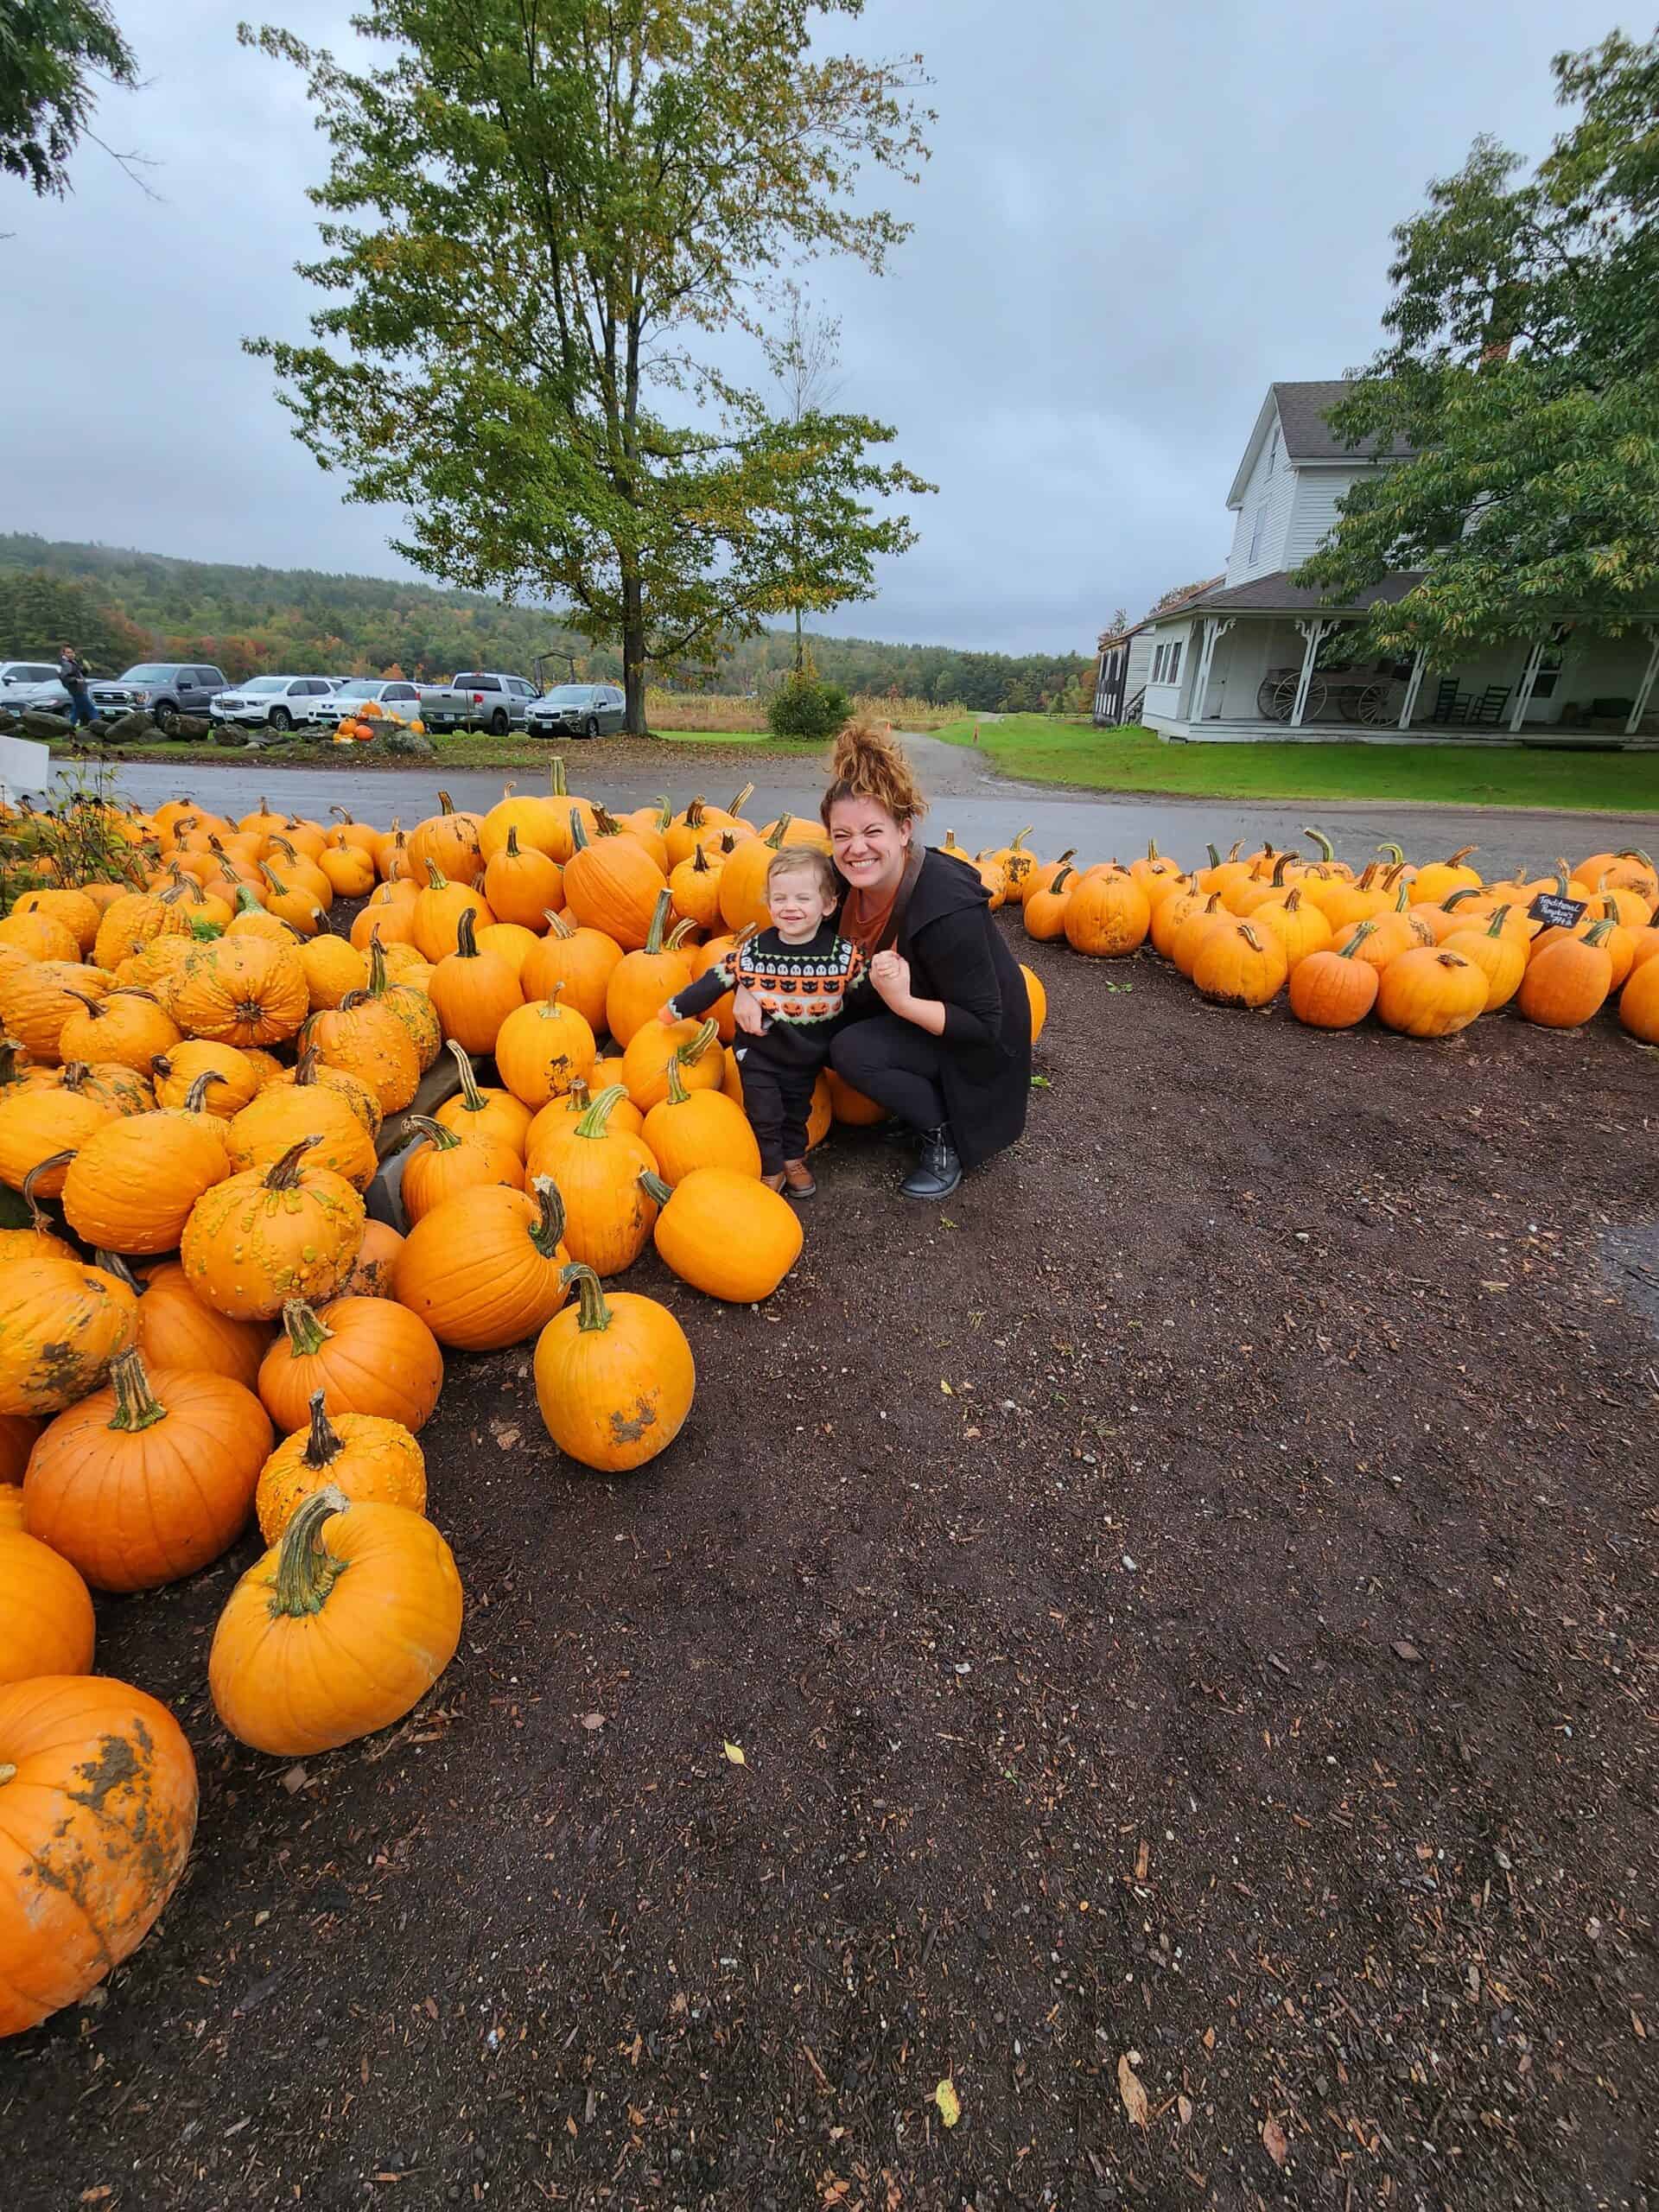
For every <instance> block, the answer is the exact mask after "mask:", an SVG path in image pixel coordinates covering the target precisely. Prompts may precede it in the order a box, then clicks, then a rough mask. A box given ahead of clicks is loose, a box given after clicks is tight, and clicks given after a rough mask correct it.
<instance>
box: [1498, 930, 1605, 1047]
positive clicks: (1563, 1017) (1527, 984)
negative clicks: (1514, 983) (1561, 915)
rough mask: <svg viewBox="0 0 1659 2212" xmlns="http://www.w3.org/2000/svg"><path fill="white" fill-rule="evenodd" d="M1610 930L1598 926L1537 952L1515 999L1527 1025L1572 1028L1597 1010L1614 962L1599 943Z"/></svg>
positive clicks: (1562, 938)
mask: <svg viewBox="0 0 1659 2212" xmlns="http://www.w3.org/2000/svg"><path fill="white" fill-rule="evenodd" d="M1612 926H1613V925H1612V924H1611V922H1597V923H1595V924H1594V925H1593V926H1592V928H1591V930H1590V932H1589V934H1588V936H1586V937H1581V938H1580V937H1573V936H1565V935H1564V936H1561V937H1560V938H1556V940H1555V942H1554V944H1545V945H1541V946H1540V947H1539V949H1538V950H1537V951H1535V953H1534V954H1533V956H1532V958H1531V959H1530V960H1529V962H1528V963H1527V972H1526V974H1525V975H1524V976H1522V978H1521V985H1520V988H1519V989H1518V990H1517V991H1516V995H1515V1002H1516V1006H1517V1007H1519V1008H1520V1010H1521V1012H1522V1014H1523V1015H1524V1016H1525V1017H1526V1019H1527V1020H1529V1021H1535V1022H1537V1023H1538V1024H1539V1025H1540V1026H1541V1027H1543V1028H1546V1029H1576V1028H1577V1027H1579V1025H1580V1022H1585V1021H1588V1020H1589V1019H1590V1018H1591V1016H1592V1014H1597V1013H1599V1011H1600V1009H1601V1007H1602V1006H1603V1005H1604V1004H1605V1001H1606V997H1607V994H1608V992H1609V991H1610V990H1611V988H1612V982H1613V963H1612V960H1611V957H1610V955H1609V954H1608V952H1607V950H1606V948H1605V944H1603V942H1602V940H1603V939H1604V938H1606V937H1607V936H1608V935H1610V934H1611V930H1612Z"/></svg>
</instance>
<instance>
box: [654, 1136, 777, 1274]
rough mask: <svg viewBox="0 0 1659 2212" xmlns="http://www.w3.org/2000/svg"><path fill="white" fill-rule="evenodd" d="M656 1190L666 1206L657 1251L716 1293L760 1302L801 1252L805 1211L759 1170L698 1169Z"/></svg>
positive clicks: (661, 1215)
mask: <svg viewBox="0 0 1659 2212" xmlns="http://www.w3.org/2000/svg"><path fill="white" fill-rule="evenodd" d="M651 1195H652V1197H653V1198H655V1199H656V1200H657V1203H658V1205H659V1206H660V1207H661V1209H662V1211H660V1212H659V1213H658V1216H657V1225H656V1228H655V1229H654V1230H652V1238H653V1241H654V1242H655V1243H656V1246H657V1250H658V1254H659V1255H660V1256H661V1258H662V1259H663V1261H664V1264H665V1265H667V1266H668V1267H670V1268H672V1269H673V1271H674V1273H675V1274H677V1275H678V1276H679V1278H680V1280H681V1281H683V1282H689V1283H690V1285H691V1286H692V1287H693V1288H694V1289H696V1290H701V1291H703V1292H705V1293H706V1294H708V1295H709V1297H710V1298H720V1299H724V1300H726V1301H727V1302H728V1304H731V1305H741V1306H749V1305H754V1304H757V1303H758V1302H759V1301H760V1300H761V1299H763V1298H770V1297H771V1295H772V1292H773V1291H774V1290H776V1289H777V1287H778V1286H779V1283H780V1282H781V1281H783V1279H784V1277H785V1275H786V1274H788V1273H789V1271H790V1269H791V1268H792V1267H793V1266H794V1264H795V1262H796V1261H797V1260H798V1259H799V1257H800V1255H801V1245H802V1242H803V1231H802V1229H801V1220H800V1216H799V1215H798V1213H797V1212H796V1211H795V1209H794V1207H793V1206H792V1205H790V1203H789V1201H788V1200H787V1199H786V1198H780V1197H779V1194H778V1192H776V1191H772V1190H768V1189H767V1187H766V1185H765V1184H764V1183H762V1182H760V1181H759V1180H758V1179H756V1178H755V1177H754V1176H753V1175H745V1174H734V1173H732V1171H731V1170H730V1169H729V1168H725V1167H694V1168H693V1169H692V1170H691V1172H690V1174H689V1175H685V1176H683V1177H682V1179H681V1180H680V1181H679V1182H678V1183H677V1185H675V1186H674V1188H673V1189H672V1190H670V1189H669V1187H668V1185H666V1184H665V1183H662V1184H658V1186H657V1187H656V1188H655V1189H653V1190H652V1192H651Z"/></svg>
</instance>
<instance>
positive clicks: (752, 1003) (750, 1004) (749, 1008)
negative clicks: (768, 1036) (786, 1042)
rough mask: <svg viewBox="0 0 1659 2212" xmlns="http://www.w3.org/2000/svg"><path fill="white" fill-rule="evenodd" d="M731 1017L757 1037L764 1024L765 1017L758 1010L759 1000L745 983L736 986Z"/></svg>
mask: <svg viewBox="0 0 1659 2212" xmlns="http://www.w3.org/2000/svg"><path fill="white" fill-rule="evenodd" d="M732 1019H733V1020H734V1021H735V1022H736V1024H737V1026H738V1027H739V1028H740V1029H741V1030H743V1031H745V1032H746V1033H747V1034H748V1035H749V1036H751V1037H758V1036H759V1035H760V1033H761V1031H762V1030H763V1029H764V1028H765V1027H766V1015H765V1014H762V1012H761V1011H760V1000H759V999H758V998H756V996H755V995H754V993H753V991H752V990H751V989H750V988H749V987H748V985H747V983H740V984H739V985H738V987H737V996H736V999H735V1001H734V1005H733V1007H732Z"/></svg>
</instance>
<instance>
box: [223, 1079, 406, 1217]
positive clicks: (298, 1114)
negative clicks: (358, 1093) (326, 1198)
mask: <svg viewBox="0 0 1659 2212" xmlns="http://www.w3.org/2000/svg"><path fill="white" fill-rule="evenodd" d="M227 1134H228V1137H229V1143H230V1158H231V1166H232V1169H233V1170H236V1171H238V1172H240V1171H243V1170H245V1169H247V1168H250V1167H270V1166H274V1164H275V1163H276V1162H277V1160H280V1159H281V1158H282V1157H283V1154H284V1153H286V1152H288V1151H289V1150H290V1149H291V1148H292V1147H294V1146H295V1145H296V1144H302V1145H303V1146H304V1147H305V1150H304V1151H303V1152H302V1154H301V1157H302V1159H303V1160H307V1161H308V1163H309V1164H310V1165H311V1166H314V1167H332V1168H333V1169H334V1173H335V1174H336V1175H343V1176H344V1177H345V1178H346V1181H347V1182H348V1183H350V1184H352V1185H353V1186H354V1188H356V1189H357V1190H359V1191H365V1190H367V1188H368V1186H369V1185H370V1184H371V1183H372V1181H373V1180H374V1176H375V1172H376V1170H377V1168H378V1166H379V1160H378V1156H377V1154H376V1152H375V1148H374V1139H373V1137H372V1135H370V1134H369V1131H368V1130H367V1129H366V1128H365V1127H364V1125H363V1121H362V1118H361V1116H359V1114H357V1113H356V1112H355V1111H354V1110H353V1105H352V1103H351V1101H350V1099H348V1098H347V1097H346V1095H345V1093H344V1092H343V1091H340V1090H331V1089H330V1088H329V1087H328V1086H327V1085H326V1084H321V1083H315V1082H312V1083H308V1084H291V1083H290V1084H276V1083H274V1084H271V1085H270V1088H269V1089H268V1090H262V1091H261V1092H260V1093H259V1096H257V1098H256V1099H254V1100H253V1101H252V1103H251V1104H249V1105H247V1106H245V1107H244V1108H243V1109H242V1111H241V1112H240V1113H239V1114H238V1116H237V1117H236V1119H235V1120H234V1121H233V1122H231V1123H230V1124H229V1128H228V1132H227Z"/></svg>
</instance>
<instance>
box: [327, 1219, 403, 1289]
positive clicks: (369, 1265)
mask: <svg viewBox="0 0 1659 2212" xmlns="http://www.w3.org/2000/svg"><path fill="white" fill-rule="evenodd" d="M403 1249H404V1240H403V1238H402V1237H401V1236H399V1235H398V1234H397V1230H395V1229H394V1228H392V1226H391V1224H390V1223H389V1222H385V1221H372V1220H371V1221H365V1223H364V1224H363V1242H362V1243H361V1244H359V1247H358V1250H357V1262H356V1264H355V1265H354V1266H353V1269H352V1272H351V1274H349V1275H347V1276H346V1280H345V1281H344V1282H343V1283H341V1285H340V1296H341V1297H342V1298H391V1297H392V1296H393V1295H394V1293H393V1290H392V1278H393V1276H394V1275H395V1274H396V1273H397V1255H398V1254H399V1253H400V1252H401V1251H402V1250H403Z"/></svg>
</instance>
